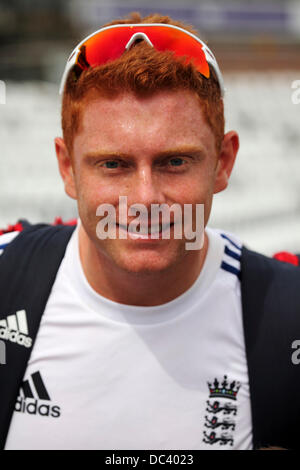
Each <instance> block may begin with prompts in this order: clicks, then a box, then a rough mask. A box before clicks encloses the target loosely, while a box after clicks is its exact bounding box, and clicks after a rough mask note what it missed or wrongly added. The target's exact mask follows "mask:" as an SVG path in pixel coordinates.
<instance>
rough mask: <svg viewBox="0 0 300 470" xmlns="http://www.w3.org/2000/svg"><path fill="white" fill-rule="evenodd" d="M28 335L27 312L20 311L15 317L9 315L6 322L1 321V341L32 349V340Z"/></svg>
mask: <svg viewBox="0 0 300 470" xmlns="http://www.w3.org/2000/svg"><path fill="white" fill-rule="evenodd" d="M28 335H29V332H28V325H27V318H26V311H25V310H19V311H18V312H17V313H16V314H15V315H9V316H8V317H7V318H6V320H0V339H5V340H7V341H11V342H12V343H17V344H19V345H20V346H25V348H31V346H32V338H30V337H29V336H28Z"/></svg>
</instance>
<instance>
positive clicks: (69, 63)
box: [59, 48, 80, 95]
mask: <svg viewBox="0 0 300 470" xmlns="http://www.w3.org/2000/svg"><path fill="white" fill-rule="evenodd" d="M79 52H80V49H79V48H76V49H74V51H73V52H72V54H71V55H70V57H69V59H68V61H67V63H66V66H65V70H64V73H63V76H62V78H61V82H60V86H59V94H60V95H62V94H63V91H64V87H65V84H66V80H67V76H68V73H69V72H70V70H71V68H72V67H73V66H74V65H75V64H76V60H77V57H78V54H79Z"/></svg>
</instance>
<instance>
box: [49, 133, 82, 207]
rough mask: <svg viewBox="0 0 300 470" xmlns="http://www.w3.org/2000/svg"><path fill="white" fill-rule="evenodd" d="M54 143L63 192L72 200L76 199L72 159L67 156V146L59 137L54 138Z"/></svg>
mask: <svg viewBox="0 0 300 470" xmlns="http://www.w3.org/2000/svg"><path fill="white" fill-rule="evenodd" d="M54 142H55V151H56V157H57V161H58V168H59V172H60V175H61V177H62V179H63V182H64V186H65V192H66V193H67V195H68V196H70V197H71V198H72V199H77V192H76V185H75V178H74V172H73V166H72V159H71V157H70V155H69V152H68V149H67V146H66V144H65V142H64V140H63V139H62V138H61V137H56V139H55V140H54Z"/></svg>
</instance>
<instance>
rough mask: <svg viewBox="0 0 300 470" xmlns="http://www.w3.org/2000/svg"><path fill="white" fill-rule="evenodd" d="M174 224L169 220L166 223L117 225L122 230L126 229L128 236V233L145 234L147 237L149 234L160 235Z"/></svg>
mask: <svg viewBox="0 0 300 470" xmlns="http://www.w3.org/2000/svg"><path fill="white" fill-rule="evenodd" d="M173 225H174V222H170V223H167V224H161V223H160V224H155V225H154V224H152V225H151V224H150V225H141V224H137V225H133V224H129V225H123V224H117V226H118V227H119V228H120V229H121V230H123V231H126V232H127V233H128V234H129V236H130V235H135V236H145V238H149V235H151V234H152V235H160V234H163V233H164V232H166V231H167V230H168V229H171V228H172V227H173Z"/></svg>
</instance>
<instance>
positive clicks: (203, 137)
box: [66, 91, 223, 273]
mask: <svg viewBox="0 0 300 470" xmlns="http://www.w3.org/2000/svg"><path fill="white" fill-rule="evenodd" d="M217 163H218V158H217V155H216V149H215V138H214V135H213V133H212V131H211V129H210V127H209V126H208V124H207V123H206V122H205V120H204V117H203V114H202V110H201V103H200V101H199V100H198V98H197V96H196V95H195V94H194V93H193V92H191V91H176V92H173V91H161V92H159V93H157V94H155V95H153V96H151V97H146V98H145V97H144V98H138V97H136V96H134V95H133V94H131V93H123V94H120V95H118V96H116V97H114V98H106V97H102V96H99V95H93V96H92V97H91V99H89V100H88V101H87V104H86V106H85V108H84V111H83V114H82V126H81V129H80V132H79V133H78V134H77V135H76V137H75V139H74V146H73V174H74V176H72V177H71V179H73V186H72V183H71V184H69V186H70V187H71V189H70V187H69V188H66V189H67V192H68V194H69V195H70V196H71V197H74V198H76V199H77V201H78V210H79V216H80V218H81V221H82V226H83V228H84V230H85V232H86V234H87V236H88V240H89V242H90V243H91V246H92V249H93V250H95V253H96V254H97V255H100V257H103V256H104V257H106V260H108V261H109V262H112V263H113V264H114V265H115V266H118V267H119V268H121V269H123V270H125V271H127V272H135V273H141V272H144V273H145V272H153V271H162V270H165V269H168V268H171V267H174V266H175V265H176V264H177V265H180V261H181V260H182V259H183V257H185V256H187V254H189V255H190V256H191V252H187V251H186V249H185V243H186V241H187V240H186V239H185V238H182V239H174V238H173V237H172V228H171V239H170V240H167V239H161V238H160V239H154V240H151V241H149V240H144V239H143V238H136V237H135V238H132V237H131V236H128V238H127V239H119V238H118V237H117V238H116V239H106V240H100V239H99V238H98V237H97V235H96V226H97V223H98V222H99V216H97V215H96V211H97V208H98V206H99V205H100V204H107V203H108V204H111V205H113V206H114V208H115V211H116V219H117V223H118V215H119V196H126V197H127V204H128V207H129V206H131V205H135V204H144V205H145V206H146V208H147V209H149V214H150V207H151V204H162V203H165V204H167V205H169V206H171V205H172V204H174V203H177V204H180V205H181V207H182V208H183V205H184V204H193V207H195V205H196V204H204V206H205V209H204V215H205V225H206V223H207V220H208V217H209V213H210V210H211V204H212V197H213V193H214V192H217V191H220V190H221V189H223V187H219V186H220V184H219V183H218V173H219V164H218V165H217ZM71 174H72V173H71ZM218 185H219V186H218ZM134 218H135V217H132V216H131V217H128V223H129V222H130V221H131V220H133V219H134ZM147 223H148V221H146V222H145V224H147ZM149 224H150V221H149ZM117 229H118V227H117ZM118 230H119V229H118ZM118 230H117V234H118ZM128 235H129V234H128ZM193 255H194V256H195V253H193Z"/></svg>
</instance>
